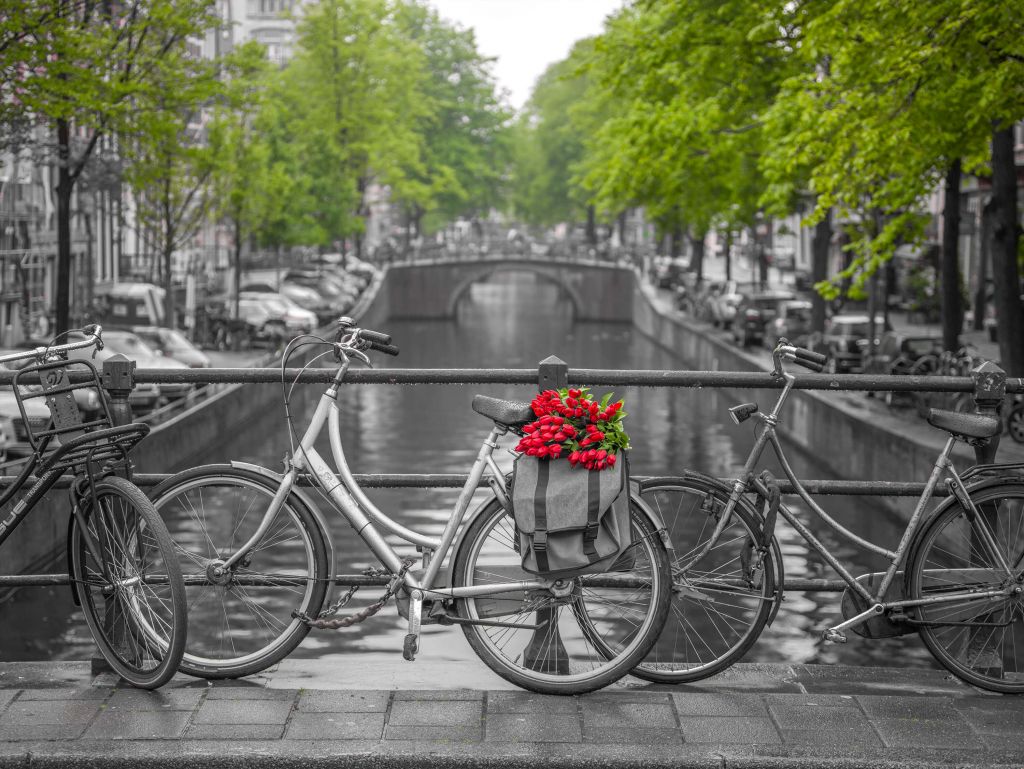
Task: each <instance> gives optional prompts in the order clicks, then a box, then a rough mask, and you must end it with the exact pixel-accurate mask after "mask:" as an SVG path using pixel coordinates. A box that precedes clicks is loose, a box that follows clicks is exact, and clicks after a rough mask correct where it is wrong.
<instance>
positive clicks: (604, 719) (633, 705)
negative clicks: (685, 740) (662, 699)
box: [580, 699, 677, 729]
mask: <svg viewBox="0 0 1024 769" xmlns="http://www.w3.org/2000/svg"><path fill="white" fill-rule="evenodd" d="M580 705H581V707H582V710H583V727H584V728H587V727H601V726H640V727H647V728H651V729H674V728H676V726H677V724H676V715H675V713H674V712H673V711H672V705H671V704H670V703H668V702H666V703H664V704H651V705H648V704H646V703H641V702H610V701H608V700H604V701H601V700H597V701H591V700H587V699H584V700H582V701H581V703H580Z"/></svg>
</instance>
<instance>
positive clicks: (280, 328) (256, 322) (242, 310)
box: [238, 291, 319, 336]
mask: <svg viewBox="0 0 1024 769" xmlns="http://www.w3.org/2000/svg"><path fill="white" fill-rule="evenodd" d="M253 303H256V304H255V305H254V304H253ZM264 313H265V314H266V319H263V314H264ZM238 315H239V317H241V318H243V319H245V321H246V323H249V324H250V325H251V326H253V327H254V328H256V329H260V328H261V325H262V327H263V329H265V332H264V331H260V332H258V333H259V334H260V335H261V336H294V335H295V334H308V333H309V332H310V331H312V330H313V329H315V328H316V327H317V326H318V325H319V323H318V321H317V317H316V313H314V312H311V311H310V310H304V309H303V308H302V307H299V305H297V304H296V303H295V302H293V301H292V300H291V299H289V298H288V297H286V296H284V295H282V294H278V293H273V294H272V293H269V292H247V291H244V292H242V293H241V294H240V295H239V297H238ZM261 321H262V324H261ZM268 324H269V327H268Z"/></svg>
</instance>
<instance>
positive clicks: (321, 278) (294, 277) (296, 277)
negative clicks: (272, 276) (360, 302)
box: [285, 270, 359, 312]
mask: <svg viewBox="0 0 1024 769" xmlns="http://www.w3.org/2000/svg"><path fill="white" fill-rule="evenodd" d="M285 280H286V281H288V282H290V283H297V284H298V285H300V286H306V287H307V288H311V289H313V290H314V291H316V292H317V293H319V294H320V295H321V296H322V297H323V298H324V299H325V300H326V301H327V302H329V303H330V305H331V307H332V308H334V309H335V310H336V311H338V312H345V311H346V310H348V309H349V308H350V307H351V306H352V305H353V304H354V303H355V300H356V298H357V297H358V296H359V289H357V288H354V287H347V286H345V285H344V284H343V283H342V282H341V281H339V280H338V279H336V278H335V277H334V276H333V275H329V274H327V273H323V272H317V271H314V270H289V271H288V272H287V273H286V274H285Z"/></svg>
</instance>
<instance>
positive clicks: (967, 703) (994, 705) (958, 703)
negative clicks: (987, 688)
mask: <svg viewBox="0 0 1024 769" xmlns="http://www.w3.org/2000/svg"><path fill="white" fill-rule="evenodd" d="M952 702H953V707H955V708H956V709H957V710H961V711H964V710H995V711H999V712H1001V713H1002V712H1005V711H1015V712H1017V713H1020V714H1022V715H1024V697H1013V696H1007V695H1005V694H991V695H984V696H976V697H956V698H955V699H953V701H952Z"/></svg>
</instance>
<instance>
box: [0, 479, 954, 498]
mask: <svg viewBox="0 0 1024 769" xmlns="http://www.w3.org/2000/svg"><path fill="white" fill-rule="evenodd" d="M72 477H73V476H70V475H65V476H61V477H60V478H59V479H58V480H57V483H56V484H55V485H54V487H55V488H64V489H66V488H68V487H70V485H71V480H72ZM170 477H171V476H170V474H168V473H136V474H135V475H133V476H132V480H133V481H134V482H135V483H136V484H137V485H138V486H141V487H143V488H148V487H151V486H156V485H157V484H159V483H161V482H163V481H165V480H166V479H168V478H170ZM336 477H339V479H340V476H336ZM354 477H355V479H356V481H357V482H358V483H359V485H360V486H363V487H365V488H368V489H430V488H441V489H461V488H462V487H463V486H465V485H466V480H467V479H468V478H469V476H468V475H465V474H461V473H368V474H363V473H360V474H356V475H355V476H354ZM632 477H633V480H636V481H644V480H647V479H648V478H649V477H650V476H645V475H635V476H632ZM658 477H659V478H662V477H665V476H658ZM487 478H488V476H484V477H483V478H482V479H481V480H480V483H479V486H480V487H481V488H482V487H485V486H487V484H488V480H487ZM14 479H15V476H13V475H3V476H0V487H4V486H9V485H10V484H11V483H13V482H14ZM36 480H37V479H36V478H35V477H34V476H33V477H30V478H29V479H28V480H27V481H26V487H29V486H31V484H32V483H34V482H35V481H36ZM721 480H723V481H725V482H727V483H730V484H731V483H732V482H733V481H734V480H735V479H733V478H722V479H721ZM801 482H802V483H803V485H804V487H805V488H806V489H807V491H809V492H810V493H811V494H821V495H823V496H829V495H834V496H853V497H871V496H877V497H919V496H921V492H923V491H924V484H923V483H919V482H916V481H834V480H810V481H801ZM311 484H312V482H311V481H310V480H309V479H308V478H305V477H300V478H299V485H300V486H309V485H311ZM779 488H780V489H781V490H782V493H783V494H793V493H795V491H794V489H793V484H791V483H790V482H789V481H785V480H780V481H779ZM948 493H949V492H948V491H947V490H946V489H945V488H944V487H940V488H936V489H935V495H936V496H946V495H947V494H948Z"/></svg>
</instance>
